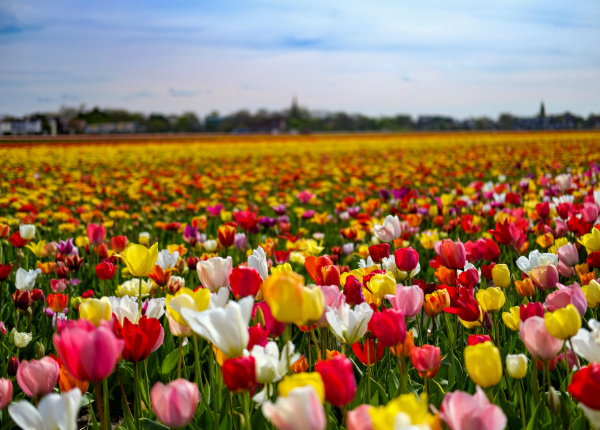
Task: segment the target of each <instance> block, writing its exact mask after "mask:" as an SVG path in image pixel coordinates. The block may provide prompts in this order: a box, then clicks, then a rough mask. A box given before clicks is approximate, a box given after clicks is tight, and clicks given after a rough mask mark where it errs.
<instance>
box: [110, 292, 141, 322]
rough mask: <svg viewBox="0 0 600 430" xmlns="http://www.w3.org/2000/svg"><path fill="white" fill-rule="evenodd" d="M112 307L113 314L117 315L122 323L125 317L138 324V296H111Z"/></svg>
mask: <svg viewBox="0 0 600 430" xmlns="http://www.w3.org/2000/svg"><path fill="white" fill-rule="evenodd" d="M108 300H109V301H110V307H111V309H112V312H113V314H115V316H116V317H117V320H118V321H119V323H120V324H121V325H123V322H124V321H125V318H127V319H128V320H129V322H131V323H133V324H136V323H137V322H138V317H139V315H138V308H139V306H138V303H137V297H130V296H123V297H121V298H119V297H109V298H108Z"/></svg>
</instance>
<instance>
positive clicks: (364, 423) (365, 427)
mask: <svg viewBox="0 0 600 430" xmlns="http://www.w3.org/2000/svg"><path fill="white" fill-rule="evenodd" d="M372 407H373V406H371V405H360V406H359V407H358V408H356V409H354V410H352V411H350V412H348V416H347V418H346V425H347V429H348V430H373V420H372V419H371V415H369V409H371V408H372Z"/></svg>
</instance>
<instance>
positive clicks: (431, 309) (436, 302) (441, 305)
mask: <svg viewBox="0 0 600 430" xmlns="http://www.w3.org/2000/svg"><path fill="white" fill-rule="evenodd" d="M448 306H450V295H449V294H448V291H447V290H437V291H434V292H433V293H431V294H427V295H426V296H425V301H424V302H423V309H424V310H425V313H426V314H427V316H430V317H436V316H438V315H439V314H440V313H441V312H443V310H444V309H445V308H447V307H448Z"/></svg>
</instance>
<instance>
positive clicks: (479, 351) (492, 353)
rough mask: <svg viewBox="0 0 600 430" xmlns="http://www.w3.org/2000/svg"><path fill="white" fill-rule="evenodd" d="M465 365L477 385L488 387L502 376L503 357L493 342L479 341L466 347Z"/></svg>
mask: <svg viewBox="0 0 600 430" xmlns="http://www.w3.org/2000/svg"><path fill="white" fill-rule="evenodd" d="M465 367H466V368H467V373H468V374H469V377H470V378H471V379H472V380H473V382H475V383H476V384H477V385H479V386H480V387H483V388H488V387H491V386H493V385H496V384H497V383H498V382H500V379H501V378H502V358H501V357H500V351H499V350H498V348H496V347H495V346H494V344H493V343H492V342H489V341H488V342H484V343H479V344H477V345H471V346H467V347H466V348H465Z"/></svg>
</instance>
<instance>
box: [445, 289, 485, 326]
mask: <svg viewBox="0 0 600 430" xmlns="http://www.w3.org/2000/svg"><path fill="white" fill-rule="evenodd" d="M452 299H453V297H452V295H450V300H451V301H452ZM455 300H456V301H455V303H456V310H455V311H452V310H451V308H446V309H447V310H446V309H445V311H446V312H449V313H456V315H458V316H459V318H460V319H461V320H463V321H470V322H473V321H478V320H479V319H480V317H481V309H480V308H479V303H477V300H475V297H473V291H471V290H470V289H468V288H465V287H460V288H458V289H457V290H456V296H455Z"/></svg>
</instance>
